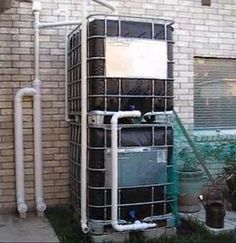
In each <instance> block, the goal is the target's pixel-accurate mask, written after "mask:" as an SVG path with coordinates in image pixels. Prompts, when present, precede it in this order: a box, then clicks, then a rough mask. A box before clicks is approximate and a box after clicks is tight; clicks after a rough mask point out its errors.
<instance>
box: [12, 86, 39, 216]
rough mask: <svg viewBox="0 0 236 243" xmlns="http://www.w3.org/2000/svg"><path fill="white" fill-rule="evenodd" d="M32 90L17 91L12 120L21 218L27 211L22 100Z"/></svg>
mask: <svg viewBox="0 0 236 243" xmlns="http://www.w3.org/2000/svg"><path fill="white" fill-rule="evenodd" d="M35 93H36V90H35V89H34V88H23V89H20V90H18V91H17V93H16V95H15V98H14V119H15V124H14V125H15V158H16V198H17V210H18V212H19V213H20V216H21V217H22V218H25V217H26V212H27V210H28V207H27V204H26V203H25V183H24V177H25V176H24V140H23V112H22V110H23V108H22V100H23V98H24V96H33V95H35Z"/></svg>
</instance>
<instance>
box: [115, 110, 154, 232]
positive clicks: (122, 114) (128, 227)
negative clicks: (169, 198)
mask: <svg viewBox="0 0 236 243" xmlns="http://www.w3.org/2000/svg"><path fill="white" fill-rule="evenodd" d="M140 116H141V113H140V111H119V112H116V113H115V114H114V115H113V116H112V118H111V164H112V184H111V187H112V188H111V194H112V195H111V196H112V199H111V200H112V208H111V210H112V213H111V224H112V227H113V228H114V229H115V230H116V231H126V230H132V231H133V230H144V229H148V228H153V227H156V224H154V223H141V222H140V221H138V220H137V221H135V222H134V223H133V224H128V225H119V224H118V217H117V205H118V196H117V194H118V193H117V191H118V159H117V157H118V156H117V149H118V146H117V140H118V135H117V131H118V130H117V123H118V120H119V119H120V118H124V117H140Z"/></svg>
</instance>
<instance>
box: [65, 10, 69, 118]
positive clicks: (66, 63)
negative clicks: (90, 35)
mask: <svg viewBox="0 0 236 243" xmlns="http://www.w3.org/2000/svg"><path fill="white" fill-rule="evenodd" d="M64 11H65V21H66V22H68V11H67V10H64ZM67 35H68V27H67V26H65V121H66V122H68V121H70V119H69V115H68V75H67V72H68V56H67V55H68V39H67Z"/></svg>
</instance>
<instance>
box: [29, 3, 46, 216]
mask: <svg viewBox="0 0 236 243" xmlns="http://www.w3.org/2000/svg"><path fill="white" fill-rule="evenodd" d="M32 10H33V12H34V18H35V28H34V36H35V46H34V55H35V77H34V81H33V87H34V88H35V90H36V94H35V95H34V174H35V201H36V207H37V212H38V216H42V214H43V212H44V211H45V210H46V204H45V203H44V200H43V159H42V107H41V81H40V78H39V71H40V66H39V55H40V54H39V47H40V46H39V45H40V40H39V23H40V22H39V13H40V10H41V4H40V1H38V0H36V1H34V4H33V9H32Z"/></svg>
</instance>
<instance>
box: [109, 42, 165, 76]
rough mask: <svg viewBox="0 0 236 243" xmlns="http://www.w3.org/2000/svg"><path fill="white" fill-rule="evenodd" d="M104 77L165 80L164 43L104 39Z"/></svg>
mask: <svg viewBox="0 0 236 243" xmlns="http://www.w3.org/2000/svg"><path fill="white" fill-rule="evenodd" d="M105 58H106V76H107V77H115V78H119V77H120V78H151V79H166V78H167V43H166V42H165V41H155V40H143V39H128V38H106V57H105Z"/></svg>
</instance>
